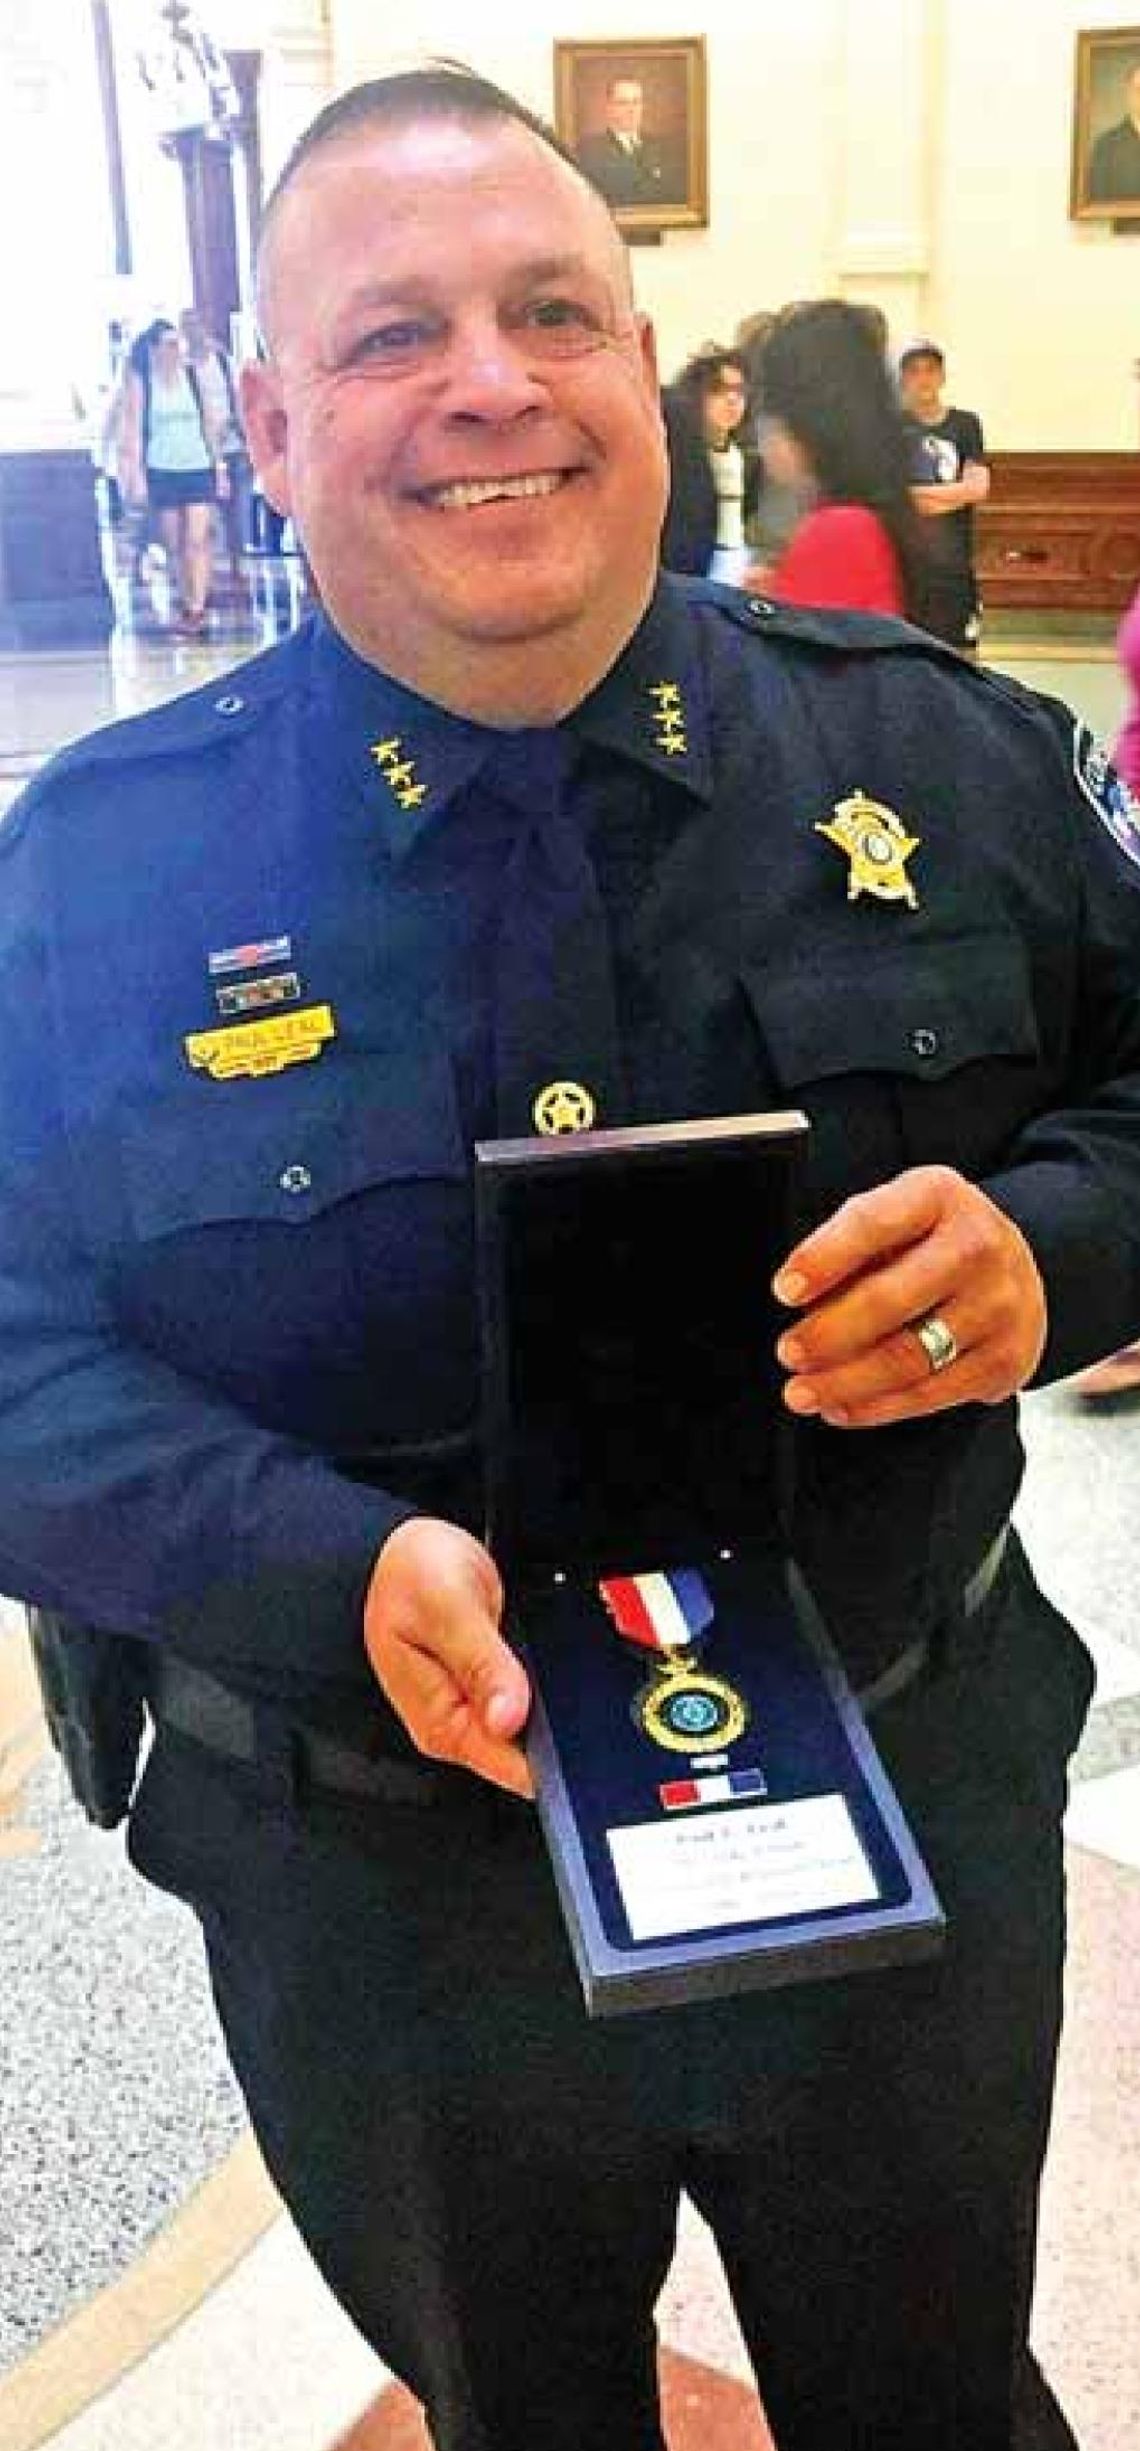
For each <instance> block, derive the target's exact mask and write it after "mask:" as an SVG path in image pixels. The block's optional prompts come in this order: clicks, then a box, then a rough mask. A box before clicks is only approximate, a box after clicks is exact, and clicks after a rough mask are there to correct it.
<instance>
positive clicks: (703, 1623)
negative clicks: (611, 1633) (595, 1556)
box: [598, 1566, 716, 1652]
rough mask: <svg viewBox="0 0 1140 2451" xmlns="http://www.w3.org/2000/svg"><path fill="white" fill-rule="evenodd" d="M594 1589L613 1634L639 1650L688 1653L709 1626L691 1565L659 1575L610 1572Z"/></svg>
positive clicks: (704, 1596)
mask: <svg viewBox="0 0 1140 2451" xmlns="http://www.w3.org/2000/svg"><path fill="white" fill-rule="evenodd" d="M598 1590H599V1592H600V1594H601V1597H602V1599H603V1601H604V1602H605V1605H606V1607H607V1609H608V1610H609V1613H610V1615H611V1617H612V1618H613V1621H614V1624H615V1626H616V1627H617V1630H618V1633H619V1634H622V1635H624V1636H625V1639H626V1641H627V1642H631V1643H639V1644H640V1645H641V1648H642V1649H643V1650H644V1651H665V1652H670V1651H687V1650H688V1649H689V1648H690V1646H691V1645H692V1644H693V1643H696V1642H697V1641H699V1639H700V1636H701V1635H702V1634H703V1633H704V1632H705V1631H706V1629H707V1628H708V1627H709V1626H710V1625H711V1624H712V1621H713V1617H714V1615H715V1613H716V1612H715V1610H714V1608H713V1602H712V1595H711V1593H710V1591H709V1587H708V1584H707V1583H706V1582H705V1579H704V1576H703V1575H702V1574H698V1572H697V1570H696V1567H695V1566H674V1567H672V1568H670V1569H669V1571H668V1572H666V1573H663V1574H618V1575H609V1576H607V1577H606V1579H605V1581H604V1582H601V1583H599V1585H598Z"/></svg>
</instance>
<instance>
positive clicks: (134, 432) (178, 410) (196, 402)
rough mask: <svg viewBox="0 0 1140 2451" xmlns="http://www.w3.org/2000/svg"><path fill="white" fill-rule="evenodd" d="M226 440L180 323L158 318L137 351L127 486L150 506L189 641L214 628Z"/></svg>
mask: <svg viewBox="0 0 1140 2451" xmlns="http://www.w3.org/2000/svg"><path fill="white" fill-rule="evenodd" d="M221 439H222V438H221V434H220V431H219V429H218V427H217V426H216V424H215V422H214V418H213V416H212V415H211V413H210V411H209V409H208V408H207V406H206V403H205V400H204V398H203V394H202V389H201V385H200V382H199V380H198V377H197V374H196V372H195V369H194V367H193V366H192V365H190V364H189V363H188V362H187V358H186V354H185V351H184V348H183V344H182V341H181V339H180V337H179V334H178V331H177V329H176V327H175V325H174V324H172V323H171V322H169V320H168V319H167V318H166V317H165V316H158V317H157V318H156V319H155V321H154V322H153V323H152V324H149V325H148V326H147V329H146V331H145V332H143V333H141V334H140V336H139V339H138V341H137V342H136V343H135V346H134V348H133V349H132V351H131V362H130V366H129V369H128V373H127V380H126V392H125V398H124V404H123V422H122V439H121V443H120V456H121V468H122V473H121V477H120V482H121V484H122V487H123V493H124V497H125V499H126V500H127V502H129V503H143V502H149V504H150V508H151V511H152V513H153V515H154V518H155V522H156V525H157V528H158V535H159V541H160V543H161V544H162V545H163V546H164V547H165V550H166V557H167V561H168V564H169V566H170V570H171V572H172V574H173V576H174V578H175V579H176V583H177V589H178V598H179V603H178V613H177V616H176V618H175V620H174V622H173V624H172V627H173V630H174V632H175V635H176V636H178V637H181V638H201V637H202V636H204V634H205V632H206V630H207V628H208V626H209V614H208V610H207V606H208V601H209V594H210V575H211V569H212V563H213V516H212V514H213V508H214V504H215V503H216V502H217V501H219V500H221V499H224V496H225V492H226V489H227V488H228V484H229V479H228V477H227V474H226V466H225V461H224V459H223V458H222V455H221V447H220V446H221Z"/></svg>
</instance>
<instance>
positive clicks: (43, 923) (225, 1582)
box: [0, 811, 413, 1680]
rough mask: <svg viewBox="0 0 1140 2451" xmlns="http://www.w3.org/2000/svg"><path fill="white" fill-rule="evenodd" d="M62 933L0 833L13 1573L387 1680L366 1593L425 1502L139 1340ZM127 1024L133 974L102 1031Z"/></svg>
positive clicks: (313, 1665)
mask: <svg viewBox="0 0 1140 2451" xmlns="http://www.w3.org/2000/svg"><path fill="white" fill-rule="evenodd" d="M50 939H51V930H50V922H49V919H48V916H47V913H46V910H45V900H44V895H43V892H42V891H41V890H40V887H39V880H38V879H37V874H36V859H35V854H34V846H33V845H32V844H31V843H30V842H29V840H28V838H27V834H26V831H25V828H24V825H23V822H22V817H21V813H20V812H19V811H17V812H14V813H13V814H12V815H11V816H10V817H9V818H8V820H7V821H6V823H5V826H4V828H3V833H2V835H0V1589H2V1590H4V1591H5V1592H7V1593H9V1594H10V1595H11V1596H12V1597H14V1598H17V1599H24V1600H29V1601H33V1602H38V1603H39V1604H40V1605H42V1606H45V1607H51V1608H55V1609H58V1610H60V1611H62V1612H63V1613H64V1614H71V1615H73V1616H78V1617H82V1618H84V1619H86V1620H87V1621H88V1622H91V1623H95V1624H97V1625H101V1626H103V1627H104V1628H106V1629H107V1630H108V1631H115V1632H123V1633H126V1634H131V1635H137V1636H143V1637H145V1638H148V1639H151V1640H153V1641H157V1642H164V1641H165V1642H169V1643H170V1644H171V1645H173V1646H174V1647H176V1648H177V1649H178V1650H179V1651H181V1652H183V1653H185V1654H186V1655H188V1656H196V1657H197V1658H199V1659H201V1660H203V1661H211V1662H214V1663H222V1662H229V1663H230V1664H231V1665H234V1666H237V1665H240V1666H242V1667H243V1668H244V1669H245V1670H247V1671H251V1672H253V1673H254V1674H256V1673H257V1672H259V1671H261V1672H265V1671H270V1672H274V1671H279V1670H281V1669H282V1668H285V1669H287V1670H289V1671H296V1672H298V1673H301V1674H304V1675H307V1676H312V1677H314V1678H316V1679H318V1680H319V1679H322V1678H332V1679H337V1680H341V1679H346V1678H347V1679H350V1680H353V1679H355V1680H360V1679H361V1678H362V1677H367V1674H368V1670H367V1662H366V1658H365V1654H364V1650H363V1639H362V1603H363V1598H364V1592H365V1588H366V1585H367V1581H368V1577H369V1574H370V1571H371V1567H372V1564H373V1562H374V1559H375V1556H376V1553H377V1551H378V1549H379V1548H380V1546H381V1544H382V1542H383V1540H384V1538H385V1537H386V1535H387V1533H388V1532H389V1531H391V1530H392V1529H393V1528H394V1527H395V1525H396V1523H398V1522H399V1521H401V1520H402V1519H403V1518H404V1517H405V1516H407V1515H408V1514H410V1513H411V1512H412V1511H413V1510H412V1509H411V1508H409V1507H407V1506H405V1505H404V1504H403V1503H402V1502H400V1501H398V1500H396V1499H394V1498H391V1497H388V1496H386V1495H385V1494H384V1493H382V1492H380V1491H376V1490H372V1489H369V1488H365V1487H362V1486H361V1485H359V1484H358V1483H356V1482H354V1481H351V1480H349V1479H348V1478H346V1477H345V1476H344V1475H343V1474H340V1473H338V1472H337V1471H335V1470H334V1469H333V1468H332V1466H331V1465H329V1464H328V1463H326V1462H325V1461H324V1459H323V1458H321V1457H320V1456H319V1455H316V1454H314V1453H311V1452H309V1451H308V1450H307V1449H306V1448H304V1447H303V1446H301V1445H299V1444H297V1443H295V1442H294V1441H292V1440H290V1439H288V1438H283V1437H279V1436H276V1435H273V1434H270V1433H267V1432H264V1431H263V1430H261V1429H260V1428H259V1427H258V1426H257V1425H256V1424H255V1423H253V1422H252V1421H250V1420H249V1419H247V1418H246V1417H245V1416H244V1415H243V1414H242V1413H241V1412H240V1411H239V1410H237V1409H235V1408H234V1407H233V1406H232V1405H231V1404H230V1403H228V1402H227V1401H225V1400H223V1399H221V1398H219V1397H216V1396H215V1395H214V1394H212V1393H210V1392H208V1391H207V1390H206V1389H205V1388H203V1387H200V1386H197V1385H195V1384H194V1382H193V1381H192V1380H190V1379H188V1378H186V1377H183V1376H182V1375H181V1374H180V1373H178V1372H176V1371H174V1370H172V1369H171V1368H169V1367H168V1366H167V1365H166V1364H165V1363H163V1362H162V1361H160V1360H159V1359H158V1358H156V1357H155V1356H153V1355H151V1354H149V1353H148V1352H146V1351H145V1350H143V1349H141V1348H140V1347H138V1346H136V1345H133V1344H131V1343H130V1342H128V1341H125V1340H124V1338H123V1336H122V1335H121V1334H120V1332H119V1330H118V1327H117V1325H116V1320H115V1317H114V1312H113V1308H112V1304H111V1300H110V1296H109V1293H108V1291H107V1289H106V1287H105V1286H104V1285H103V1284H102V1283H101V1280H100V1271H99V1268H98V1266H97V1264H96V1260H95V1256H94V1254H93V1253H92V1251H91V1250H90V1249H89V1248H87V1247H86V1246H85V1242H84V1237H83V1232H82V1229H81V1227H80V1225H79V1223H78V1218H79V1215H80V1207H81V1204H80V1202H79V1200H78V1198H77V1197H76V1185H75V1182H74V1179H73V1172H72V1169H73V1157H72V1154H71V1151H70V1149H69V1144H68V1142H67V1139H66V1136H65V1132H64V1128H63V1122H62V1099H61V1094H60V1092H61V1084H60V1079H59V1066H58V1061H57V1056H56V1047H55V1033H54V1030H53V1024H52V959H51V941H50ZM113 1026H114V1009H113V989H112V988H111V983H110V982H105V983H104V986H103V1009H102V1010H101V1011H100V1012H93V1013H92V1028H93V1030H97V1029H99V1028H105V1029H106V1028H112V1027H113Z"/></svg>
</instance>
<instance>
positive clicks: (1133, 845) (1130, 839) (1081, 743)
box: [1073, 722, 1140, 868]
mask: <svg viewBox="0 0 1140 2451" xmlns="http://www.w3.org/2000/svg"><path fill="white" fill-rule="evenodd" d="M1073 778H1074V781H1075V782H1076V785H1077V789H1078V791H1081V792H1083V793H1084V796H1085V799H1086V800H1087V801H1088V804H1089V807H1090V808H1091V809H1094V810H1095V811H1096V814H1097V816H1098V817H1099V819H1100V822H1101V824H1102V826H1106V827H1107V829H1108V831H1109V833H1110V834H1111V836H1112V838H1113V841H1114V842H1116V843H1119V845H1120V848H1121V850H1122V851H1123V852H1124V854H1125V856H1126V858H1128V859H1130V860H1132V861H1134V862H1135V865H1136V866H1137V868H1140V800H1137V798H1136V796H1135V793H1134V792H1131V791H1130V790H1129V788H1128V785H1127V783H1126V782H1125V781H1124V777H1123V775H1119V774H1118V773H1117V771H1116V768H1115V766H1114V765H1113V763H1112V760H1111V758H1110V757H1109V754H1108V751H1107V749H1105V748H1104V747H1103V746H1102V744H1101V742H1100V741H1099V740H1098V739H1097V737H1096V734H1095V732H1092V731H1090V729H1089V726H1088V724H1087V723H1080V722H1077V723H1075V724H1074V726H1073Z"/></svg>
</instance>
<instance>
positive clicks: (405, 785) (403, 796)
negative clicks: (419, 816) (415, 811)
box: [369, 738, 427, 808]
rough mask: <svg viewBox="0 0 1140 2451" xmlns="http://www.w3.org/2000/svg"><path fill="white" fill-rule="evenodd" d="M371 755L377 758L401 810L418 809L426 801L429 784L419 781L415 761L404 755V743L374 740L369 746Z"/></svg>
mask: <svg viewBox="0 0 1140 2451" xmlns="http://www.w3.org/2000/svg"><path fill="white" fill-rule="evenodd" d="M369 754H370V756H372V757H374V758H375V760H376V763H377V765H378V767H379V769H380V772H381V774H382V775H383V777H384V781H385V782H386V784H387V785H388V788H389V791H390V792H391V793H392V796H393V799H395V800H397V801H398V802H399V805H400V807H401V808H418V807H419V806H420V803H421V801H423V800H426V798H427V784H426V783H421V782H420V781H419V780H418V778H417V775H416V764H415V759H414V758H412V757H406V756H405V755H404V751H403V742H402V741H400V740H398V739H395V738H393V739H392V740H374V741H372V742H370V744H369Z"/></svg>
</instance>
